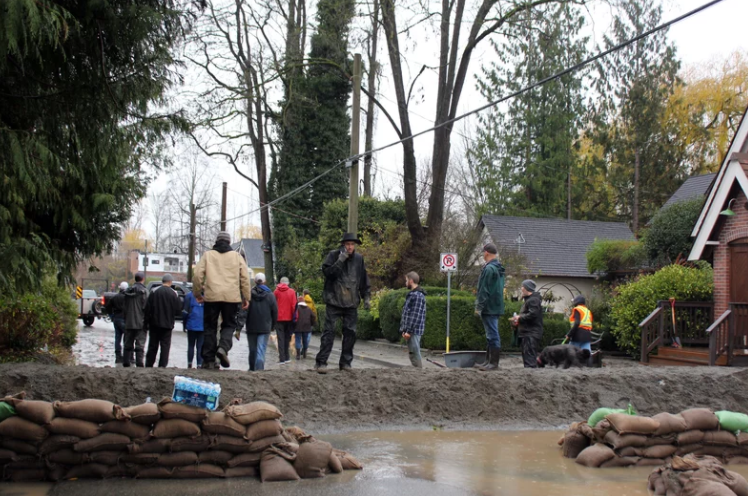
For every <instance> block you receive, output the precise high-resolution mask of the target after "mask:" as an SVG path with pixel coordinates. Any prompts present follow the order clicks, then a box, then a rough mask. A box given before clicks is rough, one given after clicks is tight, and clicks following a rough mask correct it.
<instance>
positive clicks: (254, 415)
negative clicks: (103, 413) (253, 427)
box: [224, 401, 283, 425]
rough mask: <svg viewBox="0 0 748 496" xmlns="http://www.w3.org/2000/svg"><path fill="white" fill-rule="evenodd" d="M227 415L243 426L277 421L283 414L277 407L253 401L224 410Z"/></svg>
mask: <svg viewBox="0 0 748 496" xmlns="http://www.w3.org/2000/svg"><path fill="white" fill-rule="evenodd" d="M224 411H225V412H226V414H227V415H228V416H229V417H231V418H233V419H234V420H236V421H237V422H239V423H240V424H242V425H249V424H254V423H255V422H260V421H261V420H275V419H279V418H281V417H283V414H282V413H281V412H280V410H278V409H277V408H276V407H275V406H273V405H271V404H270V403H267V402H265V401H253V402H252V403H247V404H246V405H230V406H228V407H226V409H225V410H224Z"/></svg>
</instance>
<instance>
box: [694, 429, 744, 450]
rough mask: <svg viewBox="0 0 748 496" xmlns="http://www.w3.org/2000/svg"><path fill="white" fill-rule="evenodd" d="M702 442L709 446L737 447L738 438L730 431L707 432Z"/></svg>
mask: <svg viewBox="0 0 748 496" xmlns="http://www.w3.org/2000/svg"><path fill="white" fill-rule="evenodd" d="M702 442H703V443H704V444H709V445H720V446H737V445H738V438H737V437H735V434H733V433H732V432H730V431H706V432H704V439H703V440H702Z"/></svg>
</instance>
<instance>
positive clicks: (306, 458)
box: [293, 441, 332, 479]
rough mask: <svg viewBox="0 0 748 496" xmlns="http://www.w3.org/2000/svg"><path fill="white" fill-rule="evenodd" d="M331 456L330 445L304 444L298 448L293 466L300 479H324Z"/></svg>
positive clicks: (320, 443) (319, 442)
mask: <svg viewBox="0 0 748 496" xmlns="http://www.w3.org/2000/svg"><path fill="white" fill-rule="evenodd" d="M331 454H332V445H331V444H330V443H327V442H325V441H317V442H314V443H304V444H302V445H300V446H299V451H298V453H297V454H296V460H295V461H294V463H293V466H294V468H295V469H296V473H298V474H299V477H301V478H302V479H316V478H319V477H324V476H325V469H326V468H327V466H328V465H329V463H330V455H331Z"/></svg>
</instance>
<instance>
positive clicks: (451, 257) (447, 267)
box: [440, 253, 457, 353]
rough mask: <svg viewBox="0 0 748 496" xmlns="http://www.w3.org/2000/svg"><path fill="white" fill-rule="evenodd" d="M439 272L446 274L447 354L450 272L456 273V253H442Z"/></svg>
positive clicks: (450, 287)
mask: <svg viewBox="0 0 748 496" xmlns="http://www.w3.org/2000/svg"><path fill="white" fill-rule="evenodd" d="M440 260H441V262H440V263H441V271H442V272H446V273H447V353H449V320H450V319H449V316H450V307H451V300H452V272H456V271H457V253H442V254H441V257H440Z"/></svg>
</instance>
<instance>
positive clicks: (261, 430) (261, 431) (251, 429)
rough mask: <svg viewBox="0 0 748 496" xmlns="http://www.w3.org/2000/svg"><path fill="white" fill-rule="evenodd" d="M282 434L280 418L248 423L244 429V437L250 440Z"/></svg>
mask: <svg viewBox="0 0 748 496" xmlns="http://www.w3.org/2000/svg"><path fill="white" fill-rule="evenodd" d="M282 434H283V425H281V423H280V420H261V421H259V422H255V423H254V424H249V425H248V426H247V430H246V434H245V435H246V438H247V439H249V440H250V441H256V440H258V439H263V438H266V437H273V436H280V435H282Z"/></svg>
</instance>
